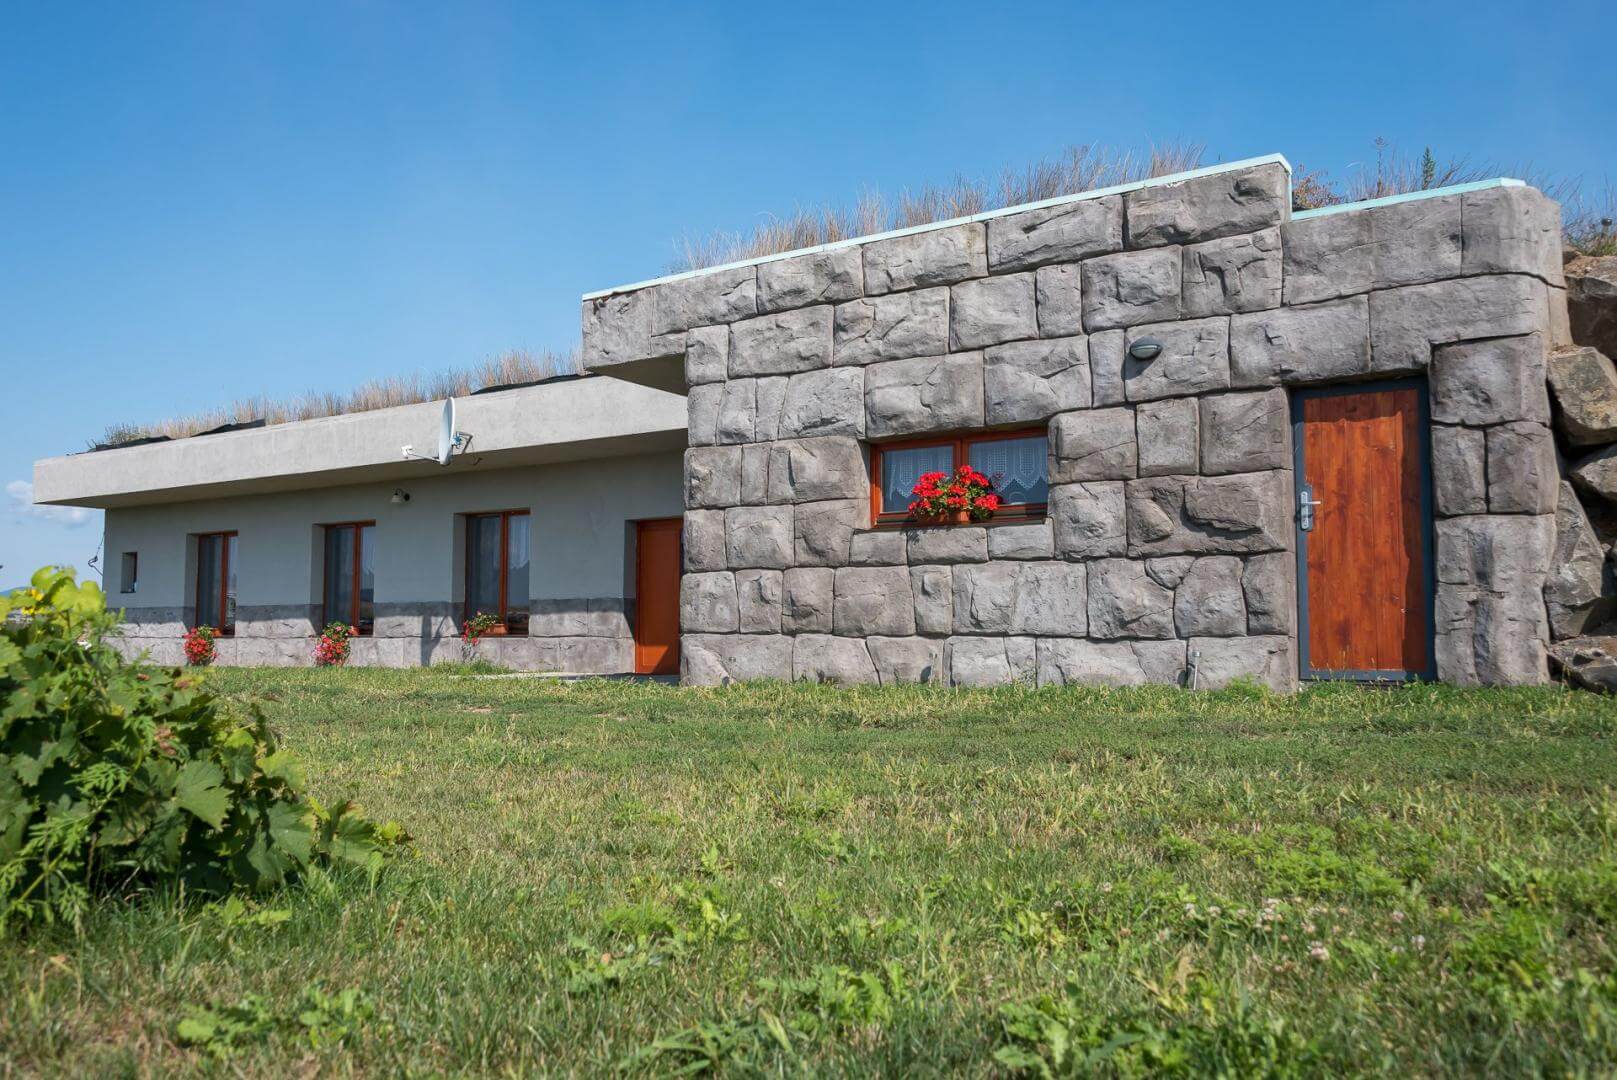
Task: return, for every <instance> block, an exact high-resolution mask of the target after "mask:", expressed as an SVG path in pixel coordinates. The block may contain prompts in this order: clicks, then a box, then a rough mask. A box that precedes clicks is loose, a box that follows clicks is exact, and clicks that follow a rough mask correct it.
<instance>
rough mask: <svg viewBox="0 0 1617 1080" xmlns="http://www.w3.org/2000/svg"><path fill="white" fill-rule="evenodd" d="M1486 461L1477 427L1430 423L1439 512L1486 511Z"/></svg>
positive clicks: (1449, 514) (1447, 514) (1483, 440)
mask: <svg viewBox="0 0 1617 1080" xmlns="http://www.w3.org/2000/svg"><path fill="white" fill-rule="evenodd" d="M1487 461H1488V452H1487V444H1486V437H1485V436H1484V435H1483V433H1482V432H1481V431H1479V430H1478V429H1476V428H1466V427H1449V426H1448V425H1445V424H1433V425H1432V495H1433V498H1434V500H1435V501H1436V503H1437V512H1438V514H1439V515H1440V516H1442V517H1459V516H1460V515H1461V514H1485V513H1487V511H1488V477H1487V473H1486V471H1485V469H1486V465H1487Z"/></svg>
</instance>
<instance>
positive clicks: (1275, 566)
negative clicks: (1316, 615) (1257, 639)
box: [1241, 551, 1297, 634]
mask: <svg viewBox="0 0 1617 1080" xmlns="http://www.w3.org/2000/svg"><path fill="white" fill-rule="evenodd" d="M1296 580H1297V561H1296V558H1295V556H1293V555H1292V553H1291V552H1289V551H1275V552H1270V553H1269V554H1267V555H1253V556H1252V557H1251V558H1249V559H1247V560H1246V566H1245V567H1244V568H1243V570H1242V572H1241V592H1242V594H1243V595H1244V596H1245V598H1246V632H1247V633H1249V634H1290V633H1291V632H1292V625H1293V622H1294V616H1295V614H1296V611H1297V590H1296V586H1295V582H1296Z"/></svg>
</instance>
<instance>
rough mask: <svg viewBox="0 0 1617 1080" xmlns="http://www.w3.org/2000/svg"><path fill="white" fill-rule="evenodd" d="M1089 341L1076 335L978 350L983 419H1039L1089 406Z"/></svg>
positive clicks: (1004, 421)
mask: <svg viewBox="0 0 1617 1080" xmlns="http://www.w3.org/2000/svg"><path fill="white" fill-rule="evenodd" d="M1089 383H1090V380H1089V343H1088V341H1087V339H1085V338H1081V337H1069V338H1055V339H1052V340H1047V341H1018V342H1014V343H1012V344H1010V345H996V346H995V347H993V348H991V349H989V350H988V351H987V352H985V353H984V354H983V413H984V415H983V419H984V420H985V422H987V423H988V424H989V425H995V424H1020V423H1039V422H1042V421H1044V420H1048V419H1049V418H1050V417H1052V416H1054V415H1055V414H1056V413H1060V412H1067V411H1069V410H1071V409H1087V408H1088V407H1089V404H1090V385H1089Z"/></svg>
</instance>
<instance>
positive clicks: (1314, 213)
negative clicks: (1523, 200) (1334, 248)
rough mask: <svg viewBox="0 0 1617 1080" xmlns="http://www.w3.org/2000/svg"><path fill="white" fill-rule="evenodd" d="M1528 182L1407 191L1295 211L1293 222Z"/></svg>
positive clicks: (1504, 179) (1490, 182)
mask: <svg viewBox="0 0 1617 1080" xmlns="http://www.w3.org/2000/svg"><path fill="white" fill-rule="evenodd" d="M1526 186H1527V181H1525V180H1516V179H1514V178H1512V177H1508V176H1497V177H1494V178H1493V179H1492V180H1472V181H1471V182H1470V183H1466V184H1450V185H1449V186H1448V187H1439V188H1427V189H1426V190H1425V191H1406V192H1404V193H1403V194H1401V195H1383V196H1381V197H1380V198H1377V199H1362V200H1360V201H1359V202H1350V203H1337V204H1335V205H1334V206H1317V207H1315V208H1314V209H1312V210H1293V211H1292V212H1291V220H1293V221H1306V220H1307V219H1309V218H1317V217H1326V216H1328V215H1330V214H1345V213H1350V212H1352V211H1354V210H1373V209H1375V208H1376V207H1378V206H1393V205H1395V204H1397V203H1406V202H1418V201H1419V200H1421V199H1435V198H1438V197H1439V196H1443V195H1463V194H1465V193H1466V192H1467V191H1485V190H1487V189H1488V188H1496V187H1526Z"/></svg>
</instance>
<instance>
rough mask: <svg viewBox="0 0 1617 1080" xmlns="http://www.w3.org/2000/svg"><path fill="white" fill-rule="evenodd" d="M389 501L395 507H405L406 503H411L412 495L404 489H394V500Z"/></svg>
mask: <svg viewBox="0 0 1617 1080" xmlns="http://www.w3.org/2000/svg"><path fill="white" fill-rule="evenodd" d="M388 501H389V502H391V503H392V504H393V505H394V506H403V505H404V504H405V503H407V502H409V501H410V493H409V492H408V491H405V490H404V489H403V488H394V489H393V498H392V499H390V500H388Z"/></svg>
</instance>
